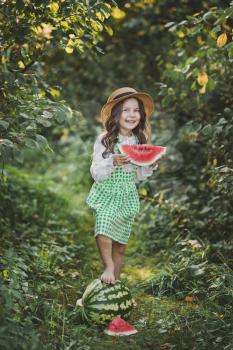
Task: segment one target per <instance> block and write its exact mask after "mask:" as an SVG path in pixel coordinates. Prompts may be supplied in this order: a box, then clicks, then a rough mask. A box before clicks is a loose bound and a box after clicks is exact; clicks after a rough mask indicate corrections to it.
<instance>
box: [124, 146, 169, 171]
mask: <svg viewBox="0 0 233 350" xmlns="http://www.w3.org/2000/svg"><path fill="white" fill-rule="evenodd" d="M118 148H119V151H120V152H121V153H122V154H126V155H127V156H129V157H130V159H131V161H130V162H131V163H133V164H136V165H139V166H148V165H151V164H153V163H154V162H155V161H156V160H158V159H160V158H161V157H162V156H163V155H164V154H165V153H166V147H162V146H154V145H152V144H148V143H145V144H135V145H128V144H119V145H118Z"/></svg>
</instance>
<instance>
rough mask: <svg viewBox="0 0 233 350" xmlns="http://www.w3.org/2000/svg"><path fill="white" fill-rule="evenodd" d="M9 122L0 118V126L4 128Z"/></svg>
mask: <svg viewBox="0 0 233 350" xmlns="http://www.w3.org/2000/svg"><path fill="white" fill-rule="evenodd" d="M9 125H10V124H9V123H8V122H6V121H5V120H0V126H1V127H3V128H4V129H7V128H8V126H9Z"/></svg>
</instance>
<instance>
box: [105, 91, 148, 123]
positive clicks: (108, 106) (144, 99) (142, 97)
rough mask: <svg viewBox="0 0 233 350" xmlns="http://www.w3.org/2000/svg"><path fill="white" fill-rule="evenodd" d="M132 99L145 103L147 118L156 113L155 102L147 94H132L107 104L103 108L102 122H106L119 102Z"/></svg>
mask: <svg viewBox="0 0 233 350" xmlns="http://www.w3.org/2000/svg"><path fill="white" fill-rule="evenodd" d="M132 97H138V98H140V100H141V101H142V102H143V105H144V109H145V113H146V117H150V116H151V114H152V113H153V111H154V102H153V100H152V97H151V96H150V95H149V94H147V93H145V92H135V93H132V94H130V95H127V96H122V97H119V98H117V99H115V100H112V101H110V102H107V103H105V105H104V106H103V107H102V109H101V113H100V117H101V120H102V121H103V122H105V121H106V120H107V119H108V118H109V116H110V114H111V110H112V108H113V107H114V106H115V105H116V104H117V103H118V102H120V101H122V100H126V99H128V98H132Z"/></svg>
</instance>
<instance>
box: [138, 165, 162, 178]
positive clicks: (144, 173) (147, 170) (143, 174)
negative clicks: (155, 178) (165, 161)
mask: <svg viewBox="0 0 233 350" xmlns="http://www.w3.org/2000/svg"><path fill="white" fill-rule="evenodd" d="M157 168H158V164H156V165H155V166H154V167H151V166H147V167H141V166H139V167H137V180H138V181H143V180H145V179H146V178H147V177H149V176H151V175H152V174H153V171H154V170H156V169H157Z"/></svg>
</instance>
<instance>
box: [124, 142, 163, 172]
mask: <svg viewBox="0 0 233 350" xmlns="http://www.w3.org/2000/svg"><path fill="white" fill-rule="evenodd" d="M122 146H124V144H122V145H120V144H119V145H118V149H119V151H120V153H121V154H125V152H124V151H123V148H122ZM132 146H133V145H132ZM160 147H162V146H160ZM164 154H166V147H163V150H162V151H161V152H160V153H159V154H157V155H156V156H154V157H153V159H151V160H149V161H148V162H143V163H142V162H138V161H136V160H133V159H132V160H130V163H131V164H134V165H138V166H141V167H147V166H149V165H151V164H153V163H154V162H155V161H156V160H158V159H160V158H161V157H162V156H163V155H164Z"/></svg>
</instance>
